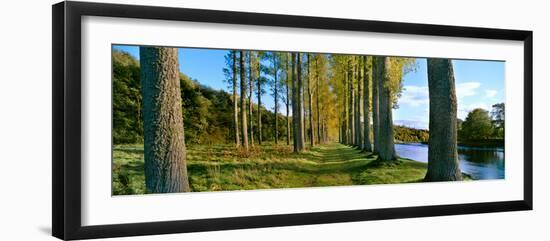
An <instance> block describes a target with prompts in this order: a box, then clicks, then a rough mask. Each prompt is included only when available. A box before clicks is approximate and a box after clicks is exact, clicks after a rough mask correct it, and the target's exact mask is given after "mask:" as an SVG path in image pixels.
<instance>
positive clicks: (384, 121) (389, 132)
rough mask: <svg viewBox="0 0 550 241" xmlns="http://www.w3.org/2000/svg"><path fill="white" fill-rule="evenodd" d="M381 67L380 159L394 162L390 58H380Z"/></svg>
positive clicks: (379, 91) (379, 90)
mask: <svg viewBox="0 0 550 241" xmlns="http://www.w3.org/2000/svg"><path fill="white" fill-rule="evenodd" d="M378 61H379V64H378V66H380V67H381V70H380V73H381V77H382V81H379V82H378V94H379V100H378V101H379V105H380V106H379V112H380V113H379V122H380V123H379V124H380V127H379V132H380V133H379V142H380V148H378V158H379V159H380V160H381V161H393V160H396V159H397V155H396V154H395V146H394V139H393V138H394V137H393V119H392V99H391V96H392V92H391V87H390V81H391V79H390V75H389V72H390V68H391V60H390V58H389V57H378Z"/></svg>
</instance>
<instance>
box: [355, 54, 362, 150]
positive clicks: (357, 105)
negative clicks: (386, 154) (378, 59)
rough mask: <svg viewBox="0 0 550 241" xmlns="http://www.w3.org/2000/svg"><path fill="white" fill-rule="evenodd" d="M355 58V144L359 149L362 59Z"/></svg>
mask: <svg viewBox="0 0 550 241" xmlns="http://www.w3.org/2000/svg"><path fill="white" fill-rule="evenodd" d="M356 58H357V65H356V67H355V69H356V71H355V73H356V76H357V78H356V80H357V90H356V96H357V98H355V129H356V130H355V144H356V145H357V146H358V147H359V149H361V150H362V149H363V138H362V136H361V135H363V128H362V125H361V91H362V89H361V83H362V82H363V81H362V79H361V78H363V74H362V72H361V71H362V68H361V65H362V59H361V58H360V57H356Z"/></svg>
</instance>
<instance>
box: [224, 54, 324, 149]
mask: <svg viewBox="0 0 550 241" xmlns="http://www.w3.org/2000/svg"><path fill="white" fill-rule="evenodd" d="M225 61H226V67H225V68H224V69H223V71H224V73H225V76H226V81H227V82H228V83H229V84H230V87H231V88H230V92H231V93H232V98H233V137H234V143H235V146H236V147H237V148H244V149H245V150H248V148H249V146H253V145H254V144H255V143H257V144H259V145H261V144H262V141H263V140H262V137H263V131H264V130H263V128H265V127H264V126H262V112H261V111H257V110H261V109H262V108H263V107H262V96H263V95H264V94H265V93H266V90H265V89H266V87H267V89H268V91H269V92H270V93H269V94H270V96H271V97H272V98H273V102H274V109H273V112H274V113H275V114H276V115H279V113H280V112H281V106H280V104H281V103H283V104H284V108H285V109H286V117H285V118H283V120H284V121H285V125H284V126H285V127H286V130H285V136H286V144H287V145H290V144H292V145H293V147H294V151H295V152H301V151H302V150H304V148H305V145H306V143H308V142H309V145H310V146H315V145H316V144H318V143H322V142H325V141H327V140H329V129H330V127H329V117H330V115H326V113H327V112H329V110H330V108H331V105H330V101H331V99H330V95H331V91H330V86H329V83H328V78H327V75H328V71H329V68H328V64H329V61H328V56H327V55H324V54H302V53H288V52H269V51H237V50H232V51H229V52H228V53H227V54H226V56H225ZM254 97H255V99H254ZM254 102H255V103H254ZM254 110H256V113H253V112H254ZM322 113H324V114H322ZM279 127H280V124H279V118H275V122H274V123H273V126H268V127H267V128H273V129H274V132H273V133H274V136H273V140H274V142H275V144H278V143H279V141H280V137H281V136H280V135H279V133H280V130H279Z"/></svg>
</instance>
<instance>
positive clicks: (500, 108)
mask: <svg viewBox="0 0 550 241" xmlns="http://www.w3.org/2000/svg"><path fill="white" fill-rule="evenodd" d="M504 109H505V106H504V103H498V104H494V105H493V111H492V112H491V117H492V118H493V125H494V128H495V132H494V133H493V135H494V136H495V137H497V138H504V124H505V123H504V115H505V114H504Z"/></svg>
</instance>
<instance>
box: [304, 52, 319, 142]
mask: <svg viewBox="0 0 550 241" xmlns="http://www.w3.org/2000/svg"><path fill="white" fill-rule="evenodd" d="M310 64H311V59H310V54H307V95H308V103H309V106H308V108H309V115H308V117H309V143H310V146H311V147H314V146H315V133H314V131H313V112H312V109H313V92H312V91H311V66H310ZM317 134H319V133H317Z"/></svg>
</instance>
